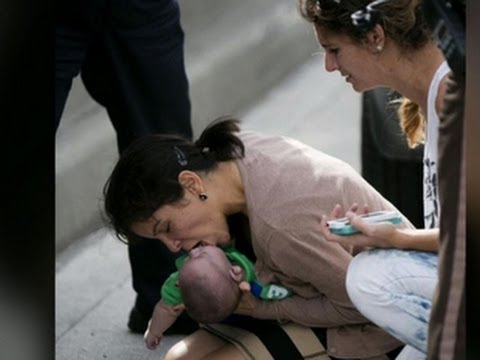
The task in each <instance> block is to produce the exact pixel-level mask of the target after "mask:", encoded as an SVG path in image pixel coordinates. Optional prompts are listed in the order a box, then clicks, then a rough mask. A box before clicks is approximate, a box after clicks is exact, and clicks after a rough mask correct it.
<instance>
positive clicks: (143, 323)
mask: <svg viewBox="0 0 480 360" xmlns="http://www.w3.org/2000/svg"><path fill="white" fill-rule="evenodd" d="M149 320H150V315H146V314H144V313H142V312H141V311H139V310H138V308H137V307H136V306H134V307H133V308H132V310H131V311H130V317H129V318H128V323H127V326H128V328H129V329H130V331H131V332H133V333H135V334H141V335H143V334H144V333H145V331H146V330H147V327H148V321H149ZM198 329H199V327H198V323H196V322H195V321H193V320H192V319H191V318H190V317H189V316H188V315H187V313H185V312H184V313H182V314H181V315H180V316H179V317H178V319H177V320H176V321H175V322H174V323H173V325H172V326H170V328H168V329H167V331H165V335H174V334H175V335H178V334H182V335H189V334H191V333H193V332H195V331H197V330H198Z"/></svg>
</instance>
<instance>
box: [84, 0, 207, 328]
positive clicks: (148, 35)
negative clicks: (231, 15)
mask: <svg viewBox="0 0 480 360" xmlns="http://www.w3.org/2000/svg"><path fill="white" fill-rule="evenodd" d="M114 4H116V5H112V6H113V7H111V8H108V9H107V11H106V15H105V16H106V17H105V19H104V23H103V24H104V26H103V27H102V28H101V29H98V31H99V32H98V34H97V35H96V41H95V42H94V43H93V44H91V46H90V48H89V52H88V54H87V58H86V60H85V64H84V67H83V68H82V73H81V76H82V80H83V82H84V84H85V87H86V88H87V90H88V92H89V93H90V95H91V96H92V97H93V98H94V99H95V100H96V101H97V102H99V103H100V104H102V105H103V106H105V107H106V109H107V112H108V115H109V117H110V120H111V121H112V124H113V126H114V128H115V130H116V133H117V145H118V149H119V152H120V153H121V152H122V151H123V150H125V148H126V147H127V146H128V145H129V144H130V143H131V142H132V141H133V140H134V139H135V138H138V137H140V136H142V135H146V134H151V133H163V134H165V133H170V134H172V133H175V134H180V135H184V136H186V137H188V138H190V137H191V136H192V129H191V124H190V100H189V94H188V81H187V77H186V73H185V67H184V58H183V40H184V35H183V31H182V29H181V27H180V20H179V9H178V5H177V3H176V2H174V1H173V0H158V1H155V2H152V1H146V0H129V1H123V2H116V3H114ZM128 251H129V259H130V264H131V267H132V278H133V288H134V290H135V291H136V292H137V299H136V302H135V306H134V308H133V309H132V312H131V314H130V319H129V324H128V325H129V328H130V329H131V330H132V331H134V332H137V333H142V332H143V331H145V329H146V326H147V322H148V320H149V318H150V316H151V313H152V310H153V307H154V306H155V304H156V303H157V301H158V300H159V298H160V289H161V286H162V284H163V282H164V281H165V280H166V278H167V277H168V275H169V274H170V273H171V272H173V271H175V259H176V258H177V257H178V256H179V255H181V254H177V255H175V254H172V253H170V252H169V251H168V249H167V248H166V247H165V245H163V244H162V243H161V242H160V241H154V240H147V239H145V241H144V242H143V243H141V244H139V245H134V246H129V248H128ZM197 328H198V327H197V325H196V323H194V322H193V321H192V320H190V318H189V317H188V316H187V315H186V313H185V314H182V315H181V316H180V317H179V319H178V320H177V321H176V322H175V324H174V325H173V326H172V327H171V328H170V329H169V330H170V331H173V332H181V333H191V332H192V331H194V330H196V329H197Z"/></svg>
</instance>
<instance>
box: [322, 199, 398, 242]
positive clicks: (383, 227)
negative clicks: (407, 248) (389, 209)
mask: <svg viewBox="0 0 480 360" xmlns="http://www.w3.org/2000/svg"><path fill="white" fill-rule="evenodd" d="M357 212H358V205H357V204H353V205H352V206H351V207H350V209H349V211H347V212H346V214H345V216H346V217H347V218H348V219H349V221H350V224H351V225H352V226H353V227H354V228H356V229H357V230H358V231H360V233H357V234H353V235H335V234H333V233H332V232H331V231H330V229H329V228H328V224H327V221H329V220H332V219H336V218H339V217H341V215H342V208H341V206H340V205H338V204H337V205H336V206H335V207H334V208H333V210H332V211H331V213H330V216H327V215H323V216H322V221H321V222H320V230H321V231H322V233H323V235H324V236H325V238H326V239H327V240H328V241H333V242H336V243H339V244H340V245H342V246H360V247H377V248H391V247H396V239H397V237H398V234H399V233H398V229H397V228H396V227H395V225H393V224H392V223H389V222H384V223H375V224H371V223H366V222H365V221H363V220H362V218H361V217H360V216H359V215H358V213H357ZM362 213H364V214H367V213H368V206H366V205H365V206H364V207H363V210H362Z"/></svg>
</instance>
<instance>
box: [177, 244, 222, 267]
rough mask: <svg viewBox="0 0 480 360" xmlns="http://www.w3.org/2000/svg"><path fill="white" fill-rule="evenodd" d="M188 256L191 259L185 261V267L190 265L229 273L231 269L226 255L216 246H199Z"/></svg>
mask: <svg viewBox="0 0 480 360" xmlns="http://www.w3.org/2000/svg"><path fill="white" fill-rule="evenodd" d="M188 256H189V258H188V259H187V260H186V261H185V265H186V264H187V263H189V264H188V266H192V265H193V264H195V266H196V267H201V266H208V267H213V268H215V269H216V270H217V271H221V272H227V273H228V271H229V270H230V267H231V264H230V262H229V261H228V259H227V257H226V256H225V253H224V252H223V251H222V250H221V249H220V248H219V247H216V246H198V247H196V248H194V249H192V250H191V251H190V252H189V254H188ZM185 265H184V266H185Z"/></svg>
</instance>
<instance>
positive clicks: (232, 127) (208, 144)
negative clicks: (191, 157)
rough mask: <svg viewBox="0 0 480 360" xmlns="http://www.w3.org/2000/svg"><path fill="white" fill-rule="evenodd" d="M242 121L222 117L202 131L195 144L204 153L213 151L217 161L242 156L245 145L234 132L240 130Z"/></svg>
mask: <svg viewBox="0 0 480 360" xmlns="http://www.w3.org/2000/svg"><path fill="white" fill-rule="evenodd" d="M239 123H240V121H238V120H236V119H233V118H228V117H221V118H218V119H217V120H215V121H213V122H212V123H211V124H210V125H208V126H207V128H206V129H205V130H204V131H203V132H202V134H201V135H200V137H199V138H198V140H197V141H195V146H196V147H197V148H198V149H200V151H202V152H204V153H212V154H213V156H214V157H215V160H216V161H228V160H233V159H237V158H242V157H243V156H244V155H245V146H244V145H243V143H242V141H241V140H240V139H239V138H238V137H237V136H236V135H235V134H234V132H238V131H240V127H239V125H238V124H239Z"/></svg>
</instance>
